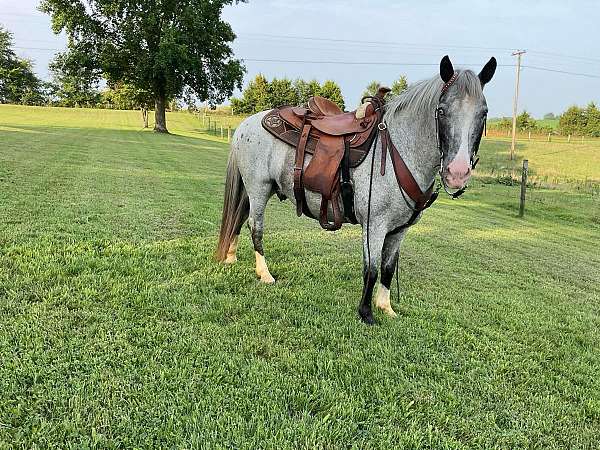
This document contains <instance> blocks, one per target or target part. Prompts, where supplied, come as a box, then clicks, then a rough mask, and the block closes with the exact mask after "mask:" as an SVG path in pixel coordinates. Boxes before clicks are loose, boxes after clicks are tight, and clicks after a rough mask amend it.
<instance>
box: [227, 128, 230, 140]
mask: <svg viewBox="0 0 600 450" xmlns="http://www.w3.org/2000/svg"><path fill="white" fill-rule="evenodd" d="M227 142H231V125H227Z"/></svg>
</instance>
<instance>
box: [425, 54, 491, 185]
mask: <svg viewBox="0 0 600 450" xmlns="http://www.w3.org/2000/svg"><path fill="white" fill-rule="evenodd" d="M495 71H496V59H495V58H491V59H490V60H489V61H488V63H487V64H486V65H485V66H484V67H483V69H482V70H481V72H480V73H479V75H477V76H476V75H475V74H474V73H473V72H471V71H468V70H467V71H460V72H455V71H454V67H452V62H450V58H448V56H444V58H443V59H442V61H441V63H440V77H441V78H442V81H443V82H444V87H443V88H442V93H441V95H440V99H439V103H438V106H437V109H436V128H437V139H438V146H439V150H440V154H441V168H440V174H441V177H442V181H443V182H444V184H445V185H446V186H448V187H450V188H452V189H461V188H464V187H465V186H466V184H467V182H468V181H469V178H470V176H471V171H472V169H473V168H474V165H475V164H476V155H477V151H478V150H479V142H480V141H481V136H482V134H483V129H484V126H485V120H486V117H487V112H488V108H487V104H486V101H485V97H484V95H483V86H484V85H485V84H486V83H488V82H489V81H490V80H491V79H492V77H493V76H494V72H495Z"/></svg>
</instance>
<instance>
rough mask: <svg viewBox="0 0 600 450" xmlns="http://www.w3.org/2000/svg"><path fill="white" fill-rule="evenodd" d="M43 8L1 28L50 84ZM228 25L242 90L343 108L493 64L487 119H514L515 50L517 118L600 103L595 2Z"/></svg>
mask: <svg viewBox="0 0 600 450" xmlns="http://www.w3.org/2000/svg"><path fill="white" fill-rule="evenodd" d="M38 4H39V1H38V0H0V24H2V25H3V26H4V27H5V28H8V29H9V30H10V31H11V32H12V33H13V34H14V40H15V47H16V51H17V53H18V54H19V55H21V56H24V57H27V58H29V59H31V60H32V61H33V62H34V64H35V70H36V72H37V73H38V74H39V75H40V76H41V77H42V78H45V79H47V78H48V69H47V66H48V62H49V61H50V60H51V59H52V57H53V55H54V54H55V53H56V52H57V50H60V49H64V46H65V37H64V36H60V35H59V36H57V35H54V34H53V33H52V31H51V29H50V21H49V18H48V17H47V16H45V15H44V14H42V13H40V12H39V11H37V9H36V8H37V5H38ZM224 19H225V20H226V21H228V22H229V23H230V24H231V26H232V28H233V30H234V31H235V33H236V34H237V39H236V40H235V42H234V43H233V49H234V52H235V55H236V57H237V58H240V59H243V60H244V63H245V66H246V69H247V73H246V76H245V79H244V85H246V84H247V83H248V81H249V80H251V79H252V78H254V77H255V76H256V75H257V74H258V73H262V74H263V75H265V76H266V77H268V78H273V77H279V78H281V77H288V78H291V79H294V78H304V79H312V78H315V79H317V80H319V81H321V82H323V81H325V80H327V79H332V80H335V81H336V82H338V83H339V85H340V86H341V88H342V93H343V94H344V97H345V100H346V107H347V109H352V108H353V107H354V106H355V105H356V104H357V103H358V101H359V99H360V96H361V94H362V92H363V90H364V88H365V86H366V85H367V84H369V82H371V81H373V80H376V81H379V82H381V83H382V84H387V85H391V83H392V82H393V81H394V80H395V79H397V78H398V77H399V76H400V75H406V76H407V78H408V81H409V83H410V82H412V81H417V80H421V79H423V78H429V77H431V76H433V75H435V74H436V73H437V70H438V64H439V62H440V59H441V58H442V57H443V56H444V55H446V54H448V55H449V56H450V58H451V60H452V61H453V63H454V65H455V67H464V68H469V69H472V70H474V71H475V72H479V70H481V68H482V67H483V65H484V64H485V63H486V61H487V60H488V59H489V58H490V57H491V56H495V57H496V59H497V60H498V64H499V67H498V70H497V71H496V75H495V77H494V79H493V80H492V81H491V82H490V83H489V85H488V86H486V88H485V94H486V98H487V102H488V107H489V110H490V116H491V117H497V116H510V115H511V114H512V103H513V96H514V87H515V75H516V69H515V66H514V65H515V63H516V57H514V56H512V55H511V54H512V52H513V51H515V50H517V49H524V50H526V51H527V53H526V54H525V55H523V59H522V64H523V68H522V69H521V87H520V96H519V111H522V110H527V111H529V112H530V113H531V114H533V115H534V116H535V117H538V118H540V117H541V116H543V115H544V114H546V113H549V112H553V113H555V114H557V113H560V112H562V111H564V110H565V109H566V108H567V107H569V106H570V105H573V104H579V105H585V104H587V103H589V102H590V101H595V102H596V103H598V104H600V46H599V43H600V5H599V4H598V2H597V1H596V0H595V1H591V0H590V1H587V0H579V1H565V0H561V1H535V0H529V1H527V2H525V1H513V0H504V1H503V2H497V1H494V2H492V1H485V0H479V1H475V0H454V1H452V0H451V1H438V0H431V1H415V0H412V1H392V0H371V1H368V2H367V1H364V0H321V1H317V0H302V1H287V0H279V1H275V0H249V2H248V3H240V4H237V5H232V6H229V7H226V8H225V10H224ZM356 63H359V64H356ZM563 72H569V73H563ZM586 75H587V76H586Z"/></svg>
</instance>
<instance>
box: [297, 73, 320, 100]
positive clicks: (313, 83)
mask: <svg viewBox="0 0 600 450" xmlns="http://www.w3.org/2000/svg"><path fill="white" fill-rule="evenodd" d="M294 89H295V90H296V93H297V95H298V104H299V105H306V104H307V103H308V99H309V98H311V97H314V96H315V95H319V93H320V92H321V85H320V84H319V82H318V81H317V80H310V81H308V82H307V81H304V80H300V79H298V80H296V81H295V82H294Z"/></svg>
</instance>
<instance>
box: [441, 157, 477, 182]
mask: <svg viewBox="0 0 600 450" xmlns="http://www.w3.org/2000/svg"><path fill="white" fill-rule="evenodd" d="M470 176H471V166H470V165H469V163H468V162H466V161H462V160H459V161H457V160H454V161H452V162H451V163H450V164H448V167H447V172H446V184H447V185H448V186H450V187H451V188H462V187H463V186H464V185H465V184H467V181H468V180H469V177H470Z"/></svg>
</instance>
